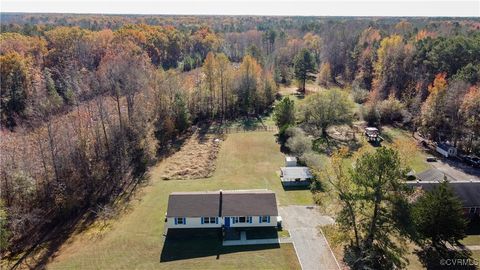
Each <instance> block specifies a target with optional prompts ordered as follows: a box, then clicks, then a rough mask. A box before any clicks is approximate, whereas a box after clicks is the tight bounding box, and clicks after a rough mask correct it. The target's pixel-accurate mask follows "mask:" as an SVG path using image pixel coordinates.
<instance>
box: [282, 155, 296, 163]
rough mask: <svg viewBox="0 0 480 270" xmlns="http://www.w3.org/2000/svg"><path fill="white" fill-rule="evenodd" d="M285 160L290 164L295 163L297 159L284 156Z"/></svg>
mask: <svg viewBox="0 0 480 270" xmlns="http://www.w3.org/2000/svg"><path fill="white" fill-rule="evenodd" d="M285 160H286V161H287V162H290V161H295V162H297V158H296V157H289V156H286V157H285Z"/></svg>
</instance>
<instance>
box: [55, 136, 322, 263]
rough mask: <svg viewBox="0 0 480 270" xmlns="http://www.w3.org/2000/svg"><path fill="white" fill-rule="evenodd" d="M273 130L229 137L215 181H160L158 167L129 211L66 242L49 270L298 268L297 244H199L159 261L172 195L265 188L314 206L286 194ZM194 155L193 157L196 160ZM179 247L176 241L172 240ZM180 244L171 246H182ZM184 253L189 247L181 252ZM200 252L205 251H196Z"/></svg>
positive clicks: (298, 194) (284, 200) (299, 195)
mask: <svg viewBox="0 0 480 270" xmlns="http://www.w3.org/2000/svg"><path fill="white" fill-rule="evenodd" d="M279 147H280V146H279V145H278V144H277V143H276V142H275V137H274V134H273V133H271V132H249V133H238V134H230V135H228V137H227V139H226V140H225V141H224V142H223V144H222V148H221V151H220V153H219V157H218V160H217V169H216V171H215V173H214V175H213V177H211V178H209V179H199V180H170V181H163V180H160V177H159V175H160V171H159V170H160V169H159V167H155V168H153V169H152V171H151V183H150V185H148V186H146V187H144V188H143V189H142V190H141V191H140V192H139V193H138V194H137V195H136V199H134V200H133V201H132V202H131V205H130V207H129V208H130V209H129V210H128V212H127V213H125V214H122V215H121V216H120V217H119V218H118V219H117V220H115V221H114V222H112V225H111V228H110V229H109V230H108V231H107V232H105V233H103V234H102V235H100V236H99V235H98V234H97V233H95V228H93V229H90V230H88V231H86V232H83V233H80V234H78V235H76V236H74V237H73V238H72V239H70V241H69V242H70V243H67V244H65V245H64V246H63V247H62V248H61V249H60V251H59V252H58V254H57V256H56V257H55V259H54V260H53V262H51V263H50V264H49V265H48V268H49V269H106V268H108V269H239V268H242V269H254V268H256V269H299V268H300V266H299V263H298V260H297V257H296V254H295V250H294V248H293V245H291V244H281V245H279V246H275V247H270V248H261V247H259V248H255V249H252V248H250V249H234V248H229V249H226V248H222V249H220V250H218V245H216V244H205V246H203V245H202V243H201V242H198V241H194V242H190V243H189V242H185V243H184V245H185V244H187V243H188V245H189V246H190V244H192V243H197V244H200V246H193V247H192V246H190V247H191V249H193V251H188V252H187V251H185V252H182V253H179V256H180V255H181V254H183V255H182V256H185V258H182V259H174V260H169V261H167V262H165V261H164V260H163V261H162V262H161V258H162V254H165V253H166V254H172V253H169V252H171V250H163V244H164V236H163V233H164V217H165V212H166V206H167V197H168V194H169V193H170V192H173V191H203V190H218V189H223V190H227V189H252V188H267V189H271V190H273V191H275V192H276V193H277V200H278V201H279V203H280V204H281V205H287V204H312V203H313V201H312V196H311V193H310V191H308V190H295V191H288V192H286V191H284V190H283V188H282V186H281V183H280V180H279V177H278V175H277V171H279V167H280V166H281V165H282V164H283V162H284V161H283V155H282V154H281V152H280V150H279ZM193 161H194V157H192V162H193ZM174 243H175V242H174ZM178 245H182V243H181V242H176V244H173V245H170V247H169V248H182V247H180V246H178ZM183 249H185V248H183ZM198 249H200V250H201V251H202V252H200V253H199V252H198Z"/></svg>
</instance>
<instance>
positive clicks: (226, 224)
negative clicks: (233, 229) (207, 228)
mask: <svg viewBox="0 0 480 270" xmlns="http://www.w3.org/2000/svg"><path fill="white" fill-rule="evenodd" d="M225 228H230V218H229V217H225Z"/></svg>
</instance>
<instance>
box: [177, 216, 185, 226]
mask: <svg viewBox="0 0 480 270" xmlns="http://www.w3.org/2000/svg"><path fill="white" fill-rule="evenodd" d="M175 224H179V225H185V224H186V220H185V218H184V217H177V218H175Z"/></svg>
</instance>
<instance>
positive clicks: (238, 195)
mask: <svg viewBox="0 0 480 270" xmlns="http://www.w3.org/2000/svg"><path fill="white" fill-rule="evenodd" d="M277 215H278V210H277V200H276V198H275V193H273V192H272V191H268V190H263V191H258V190H257V191H253V192H251V191H224V192H223V200H222V216H277Z"/></svg>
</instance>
